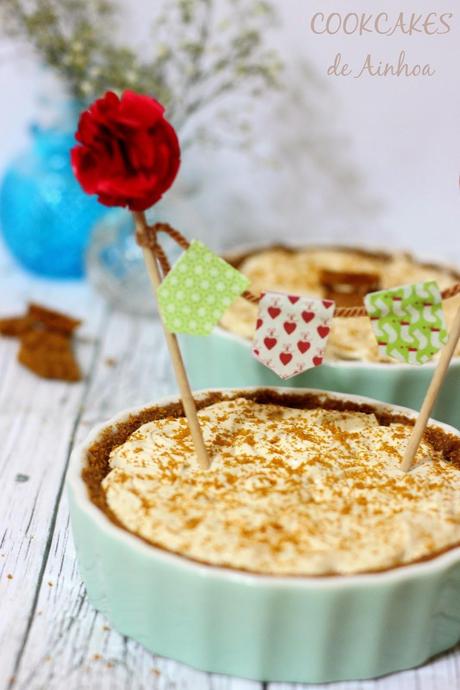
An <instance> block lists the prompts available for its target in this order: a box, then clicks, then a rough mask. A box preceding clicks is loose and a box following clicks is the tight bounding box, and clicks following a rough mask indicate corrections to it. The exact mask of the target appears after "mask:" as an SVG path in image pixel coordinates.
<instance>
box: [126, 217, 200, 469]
mask: <svg viewBox="0 0 460 690" xmlns="http://www.w3.org/2000/svg"><path fill="white" fill-rule="evenodd" d="M133 215H134V222H135V224H136V227H137V228H138V229H139V230H140V232H141V233H142V232H144V231H145V230H146V228H147V221H146V218H145V214H144V213H134V214H133ZM143 253H144V261H145V265H146V267H147V271H148V274H149V277H150V281H151V283H152V286H153V289H154V292H155V296H156V292H157V289H158V288H159V287H160V285H161V275H160V271H159V268H158V262H157V259H156V257H155V256H154V253H153V252H152V251H151V250H150V249H148V248H147V247H143ZM160 320H161V324H162V326H163V330H164V334H165V338H166V344H167V346H168V350H169V354H170V355H171V361H172V364H173V368H174V373H175V375H176V381H177V385H178V387H179V391H180V394H181V398H182V404H183V406H184V411H185V415H186V417H187V421H188V424H189V428H190V433H191V435H192V440H193V445H194V446H195V451H196V455H197V458H198V462H199V465H200V467H202V468H203V469H208V468H209V466H210V464H211V462H210V460H209V456H208V453H207V450H206V446H205V444H204V440H203V434H202V432H201V427H200V424H199V422H198V416H197V411H196V406H195V401H194V399H193V396H192V391H191V388H190V383H189V380H188V377H187V372H186V371H185V366H184V362H183V359H182V354H181V351H180V348H179V343H178V342H177V338H176V336H175V335H174V334H173V333H170V332H169V331H168V330H167V329H166V328H165V325H164V323H163V319H162V318H161V314H160Z"/></svg>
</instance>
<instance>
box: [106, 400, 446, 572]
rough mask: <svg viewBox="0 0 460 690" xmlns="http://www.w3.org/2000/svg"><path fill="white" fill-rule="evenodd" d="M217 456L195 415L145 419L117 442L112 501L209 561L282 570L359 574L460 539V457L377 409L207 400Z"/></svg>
mask: <svg viewBox="0 0 460 690" xmlns="http://www.w3.org/2000/svg"><path fill="white" fill-rule="evenodd" d="M199 419H200V424H201V426H202V429H203V434H204V438H205V442H206V445H207V447H208V450H209V452H210V455H211V457H212V465H211V468H210V469H209V470H202V469H199V468H198V467H197V463H196V459H195V457H194V451H193V445H192V441H191V437H190V434H189V429H188V425H187V421H186V419H185V418H183V417H177V418H174V417H171V416H168V417H165V418H161V419H157V420H155V421H151V422H148V423H145V424H142V425H141V426H140V427H139V428H137V429H136V430H135V431H134V432H133V433H131V435H130V436H129V437H128V438H127V439H126V441H125V442H123V443H122V444H121V445H119V446H117V447H115V448H113V449H112V451H111V453H110V459H109V463H110V468H111V469H110V471H109V473H108V474H107V476H105V478H104V479H103V481H102V488H103V490H104V491H105V495H106V500H107V504H108V507H109V509H110V511H111V512H112V513H113V515H114V516H115V517H116V519H117V521H119V523H121V525H122V526H124V527H125V528H126V529H128V530H130V531H131V532H134V533H136V534H137V535H139V536H140V537H142V538H143V539H144V540H146V541H148V542H150V543H152V544H154V545H156V546H159V547H161V548H163V549H166V550H169V551H172V552H174V553H177V554H181V555H182V556H186V557H188V558H191V559H194V560H197V561H201V562H204V563H208V564H213V565H218V566H226V567H230V568H236V569H241V570H246V571H251V572H256V573H266V574H273V575H326V574H333V573H337V574H353V573H359V572H368V571H375V570H381V569H387V568H392V567H395V566H399V565H403V564H407V563H410V562H412V561H416V560H419V559H423V558H428V557H431V556H433V555H435V554H436V553H439V552H440V551H442V550H444V549H446V548H449V547H450V546H452V545H454V544H456V543H457V542H458V541H460V468H459V466H458V465H457V464H456V463H455V462H453V461H451V460H448V459H446V458H444V456H443V454H442V451H441V450H439V449H436V448H435V447H434V445H433V444H431V442H428V441H424V442H423V443H422V445H421V447H420V450H419V452H418V454H417V466H416V468H415V469H414V470H412V471H411V472H410V473H408V474H405V473H403V472H402V471H401V469H400V463H401V459H402V455H403V452H404V448H405V446H406V444H407V441H408V438H409V435H410V431H411V426H410V425H407V424H405V423H404V420H401V422H397V423H396V422H389V423H387V424H383V423H382V424H381V423H379V421H378V419H377V418H376V416H375V415H374V414H372V413H369V414H368V413H364V412H356V411H348V410H345V411H339V410H333V409H324V408H322V407H315V408H313V409H295V408H291V407H286V406H283V405H282V404H270V403H258V402H255V401H253V400H250V399H246V398H236V399H234V400H222V401H220V402H216V403H214V404H211V405H209V406H208V407H205V408H203V409H202V410H201V411H200V412H199Z"/></svg>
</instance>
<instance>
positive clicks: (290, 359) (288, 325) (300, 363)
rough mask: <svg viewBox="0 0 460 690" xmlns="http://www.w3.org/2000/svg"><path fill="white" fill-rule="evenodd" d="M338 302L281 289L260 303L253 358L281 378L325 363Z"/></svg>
mask: <svg viewBox="0 0 460 690" xmlns="http://www.w3.org/2000/svg"><path fill="white" fill-rule="evenodd" d="M334 310H335V303H334V302H333V301H331V300H318V299H312V298H311V297H300V296H298V295H285V294H283V293H281V292H266V293H265V294H264V295H262V297H261V300H260V302H259V313H258V315H257V321H256V332H255V335H254V341H253V344H252V354H253V355H254V357H255V358H256V359H257V360H258V361H259V362H261V363H262V364H264V365H265V366H266V367H268V368H269V369H271V370H272V371H274V372H275V374H277V376H279V377H280V378H282V379H289V378H291V377H292V376H297V375H298V374H301V373H302V372H303V371H305V370H306V369H311V368H312V367H317V366H319V365H320V364H322V363H323V358H324V351H325V349H326V344H327V339H328V336H329V333H330V330H331V322H332V317H333V316H334Z"/></svg>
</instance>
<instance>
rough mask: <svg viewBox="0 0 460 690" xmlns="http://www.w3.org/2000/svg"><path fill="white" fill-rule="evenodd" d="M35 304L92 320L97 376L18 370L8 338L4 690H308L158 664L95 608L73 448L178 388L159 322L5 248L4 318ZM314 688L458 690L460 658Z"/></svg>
mask: <svg viewBox="0 0 460 690" xmlns="http://www.w3.org/2000/svg"><path fill="white" fill-rule="evenodd" d="M32 297H33V299H34V300H36V301H40V302H42V303H44V304H48V305H50V306H54V307H57V308H62V309H65V310H67V311H68V312H69V313H71V314H73V315H75V316H79V317H81V318H83V319H84V325H83V327H82V328H81V329H80V332H79V343H78V357H79V360H80V363H81V365H82V368H83V370H84V373H85V379H84V381H83V382H82V383H78V384H71V385H69V384H65V383H59V382H48V381H44V380H41V379H38V378H36V377H35V376H34V375H33V374H31V373H29V372H28V371H27V370H25V369H23V368H22V367H20V366H19V365H18V364H17V362H16V349H17V342H16V341H15V340H9V339H6V338H0V438H1V442H0V487H1V488H0V690H6V689H8V690H63V688H65V690H147V689H150V688H154V689H158V690H176V689H177V690H262V688H263V689H264V690H265V688H269V690H288V688H297V690H299V688H300V687H301V686H289V685H282V684H264V685H262V684H259V683H253V682H250V681H245V680H240V679H236V678H228V677H223V676H216V675H208V674H205V673H200V672H198V671H195V670H193V669H191V668H188V667H187V666H184V665H182V664H178V663H176V662H174V661H171V660H168V659H164V658H159V657H155V656H153V655H152V654H150V653H149V652H147V651H145V650H144V649H143V648H142V647H141V646H140V645H139V644H137V643H135V642H133V641H131V640H129V639H127V638H125V637H122V636H121V635H119V634H118V633H117V632H116V631H115V630H112V629H111V628H110V626H109V624H108V623H107V621H106V620H105V619H104V617H103V616H101V615H100V614H98V613H97V612H96V611H95V610H94V609H93V608H92V607H91V606H90V604H89V603H88V601H87V599H86V595H85V588H84V586H83V584H82V582H81V580H80V576H79V573H78V569H77V567H76V563H75V554H74V548H73V543H72V536H71V534H70V531H69V516H68V511H67V502H66V495H65V491H64V477H65V472H66V468H67V463H68V460H69V455H70V452H71V450H72V448H73V446H74V444H75V443H77V442H79V441H80V440H81V439H83V437H84V436H85V435H86V433H87V431H88V429H89V428H90V427H91V426H93V424H95V423H97V422H100V421H103V420H105V419H106V418H107V417H109V416H111V415H112V414H114V413H115V412H117V411H118V410H120V409H121V408H124V407H128V406H132V405H139V404H143V403H146V402H149V401H152V400H155V399H156V398H158V397H160V396H164V395H167V394H169V393H171V392H173V391H174V389H175V386H174V383H173V379H172V374H171V371H170V366H169V362H168V358H167V356H166V352H165V347H164V344H163V339H162V334H161V330H160V328H159V324H158V322H157V321H156V320H155V319H150V320H149V319H143V320H142V319H138V318H133V317H129V316H127V315H124V314H121V313H118V312H116V311H113V310H111V309H110V308H107V307H106V306H105V305H104V304H103V302H102V300H101V299H99V298H98V297H97V296H96V295H94V293H92V292H91V291H90V289H89V288H88V287H87V286H85V285H84V284H79V283H68V284H65V283H49V282H44V281H38V280H34V279H31V278H29V277H27V276H25V275H24V274H22V273H20V272H19V271H18V270H17V269H16V268H15V267H14V266H13V265H12V264H11V262H10V260H9V259H8V258H7V257H5V255H4V253H3V252H2V250H1V249H0V314H3V315H6V314H11V313H15V312H17V311H18V312H20V311H21V310H22V309H23V307H24V305H25V304H26V302H27V300H28V299H29V298H32ZM302 687H304V688H305V687H307V686H302ZM308 687H310V688H327V689H328V690H339V689H340V690H455V689H456V688H460V651H454V652H451V653H448V654H445V655H443V656H441V657H439V658H438V659H436V660H434V661H432V662H431V663H429V664H427V665H425V666H423V667H422V668H419V669H417V670H414V671H408V672H405V673H400V674H396V675H394V676H391V677H387V678H384V679H380V680H377V681H363V682H360V683H358V682H352V683H336V684H332V685H327V686H308Z"/></svg>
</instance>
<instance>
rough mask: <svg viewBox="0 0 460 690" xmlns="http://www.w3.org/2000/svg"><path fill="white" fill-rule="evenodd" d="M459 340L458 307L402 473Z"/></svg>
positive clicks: (408, 466)
mask: <svg viewBox="0 0 460 690" xmlns="http://www.w3.org/2000/svg"><path fill="white" fill-rule="evenodd" d="M459 340H460V307H459V309H458V311H457V315H456V317H455V320H454V323H453V324H452V329H451V331H450V334H449V340H448V341H447V343H446V345H445V346H444V349H443V351H442V353H441V357H440V358H439V362H438V364H437V367H436V369H435V371H434V374H433V378H432V379H431V383H430V385H429V387H428V390H427V392H426V396H425V400H424V401H423V405H422V408H421V410H420V413H419V415H418V417H417V421H416V423H415V426H414V430H413V431H412V434H411V437H410V439H409V443H408V445H407V448H406V452H405V453H404V459H403V461H402V465H401V469H402V470H403V471H404V472H408V471H409V470H410V469H411V467H412V465H413V464H414V460H415V454H416V453H417V450H418V447H419V445H420V443H421V440H422V437H423V434H424V432H425V428H426V425H427V423H428V419H429V417H430V414H431V411H432V409H433V406H434V404H435V402H436V399H437V397H438V395H439V391H440V390H441V386H442V384H443V382H444V379H445V377H446V374H447V371H448V369H449V364H450V360H451V359H452V357H453V354H454V352H455V349H456V347H457V343H458V341H459Z"/></svg>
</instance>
